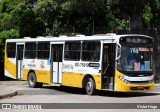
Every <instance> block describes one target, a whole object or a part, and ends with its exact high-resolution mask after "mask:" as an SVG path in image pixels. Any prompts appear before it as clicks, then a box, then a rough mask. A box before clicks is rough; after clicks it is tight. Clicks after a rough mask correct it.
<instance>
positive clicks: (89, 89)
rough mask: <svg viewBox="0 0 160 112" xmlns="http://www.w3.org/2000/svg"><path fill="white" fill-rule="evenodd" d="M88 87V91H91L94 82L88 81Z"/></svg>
mask: <svg viewBox="0 0 160 112" xmlns="http://www.w3.org/2000/svg"><path fill="white" fill-rule="evenodd" d="M86 88H87V91H88V92H90V91H91V90H92V84H91V82H88V83H87V87H86Z"/></svg>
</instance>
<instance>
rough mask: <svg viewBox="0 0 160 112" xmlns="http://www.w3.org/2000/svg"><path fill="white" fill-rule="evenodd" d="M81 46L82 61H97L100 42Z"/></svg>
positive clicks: (85, 43) (84, 43)
mask: <svg viewBox="0 0 160 112" xmlns="http://www.w3.org/2000/svg"><path fill="white" fill-rule="evenodd" d="M82 45H83V47H82V60H83V61H99V57H100V42H83V44H82Z"/></svg>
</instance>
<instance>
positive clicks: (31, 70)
mask: <svg viewBox="0 0 160 112" xmlns="http://www.w3.org/2000/svg"><path fill="white" fill-rule="evenodd" d="M31 72H33V73H34V74H35V75H36V73H35V71H34V70H33V69H30V70H29V72H28V74H27V80H28V76H29V74H30V73H31Z"/></svg>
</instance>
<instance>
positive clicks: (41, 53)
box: [37, 42, 50, 59]
mask: <svg viewBox="0 0 160 112" xmlns="http://www.w3.org/2000/svg"><path fill="white" fill-rule="evenodd" d="M49 52H50V43H49V42H39V43H38V47H37V58H38V59H49Z"/></svg>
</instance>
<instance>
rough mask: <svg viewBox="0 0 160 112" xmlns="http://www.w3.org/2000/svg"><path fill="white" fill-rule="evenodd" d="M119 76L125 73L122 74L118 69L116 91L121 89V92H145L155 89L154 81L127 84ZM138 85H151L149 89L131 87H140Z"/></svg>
mask: <svg viewBox="0 0 160 112" xmlns="http://www.w3.org/2000/svg"><path fill="white" fill-rule="evenodd" d="M119 76H122V77H123V76H124V74H122V73H120V72H119V71H118V70H116V75H115V91H119V92H145V91H153V89H154V82H152V83H149V84H126V83H124V82H122V81H121V80H120V79H119V78H118V77H119ZM138 86H143V87H150V88H149V90H131V89H130V87H138Z"/></svg>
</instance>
